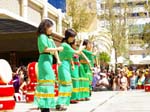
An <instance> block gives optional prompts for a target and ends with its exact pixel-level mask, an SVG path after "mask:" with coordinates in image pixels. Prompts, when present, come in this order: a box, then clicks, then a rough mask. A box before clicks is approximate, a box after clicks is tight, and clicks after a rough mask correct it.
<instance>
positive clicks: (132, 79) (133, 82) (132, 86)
mask: <svg viewBox="0 0 150 112" xmlns="http://www.w3.org/2000/svg"><path fill="white" fill-rule="evenodd" d="M129 84H130V89H136V86H137V76H136V73H135V71H132V75H131V76H130V77H129Z"/></svg>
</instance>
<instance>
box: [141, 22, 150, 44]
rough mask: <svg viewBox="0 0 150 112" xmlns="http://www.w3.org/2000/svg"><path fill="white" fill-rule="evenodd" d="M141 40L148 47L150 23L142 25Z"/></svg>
mask: <svg viewBox="0 0 150 112" xmlns="http://www.w3.org/2000/svg"><path fill="white" fill-rule="evenodd" d="M143 41H144V42H145V43H146V44H148V47H150V23H147V24H145V26H144V31H143Z"/></svg>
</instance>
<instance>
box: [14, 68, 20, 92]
mask: <svg viewBox="0 0 150 112" xmlns="http://www.w3.org/2000/svg"><path fill="white" fill-rule="evenodd" d="M17 70H18V68H17V67H15V68H13V73H12V76H13V77H12V79H13V81H12V82H13V86H14V89H15V93H18V92H19V86H20V81H19V75H18V73H17Z"/></svg>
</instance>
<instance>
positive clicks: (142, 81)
mask: <svg viewBox="0 0 150 112" xmlns="http://www.w3.org/2000/svg"><path fill="white" fill-rule="evenodd" d="M137 80H138V81H137V89H144V84H145V74H144V72H143V70H139V71H138V79H137Z"/></svg>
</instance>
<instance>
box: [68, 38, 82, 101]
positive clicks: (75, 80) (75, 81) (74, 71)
mask: <svg viewBox="0 0 150 112" xmlns="http://www.w3.org/2000/svg"><path fill="white" fill-rule="evenodd" d="M71 47H72V48H73V49H77V46H76V41H75V40H74V41H73V42H72V43H71ZM79 66H80V62H79V55H77V54H74V55H73V61H72V68H71V78H72V85H73V90H72V95H71V101H70V103H78V100H79V99H80V94H79Z"/></svg>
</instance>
